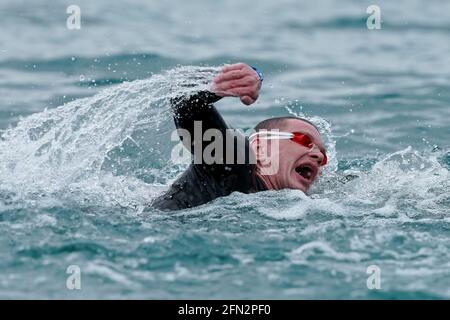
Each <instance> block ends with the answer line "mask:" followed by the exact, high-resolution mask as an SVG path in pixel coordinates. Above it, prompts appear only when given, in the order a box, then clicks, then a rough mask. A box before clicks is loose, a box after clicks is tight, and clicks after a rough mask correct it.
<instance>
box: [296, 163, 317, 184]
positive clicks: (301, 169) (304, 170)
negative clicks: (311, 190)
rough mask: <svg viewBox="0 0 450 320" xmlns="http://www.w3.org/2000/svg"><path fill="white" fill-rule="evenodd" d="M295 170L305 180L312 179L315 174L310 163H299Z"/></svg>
mask: <svg viewBox="0 0 450 320" xmlns="http://www.w3.org/2000/svg"><path fill="white" fill-rule="evenodd" d="M295 171H296V172H297V173H298V174H299V175H300V176H301V177H303V178H304V179H305V180H307V181H309V182H310V181H312V180H313V179H314V176H315V170H314V169H313V167H311V166H310V165H306V164H304V165H300V166H298V167H297V168H295Z"/></svg>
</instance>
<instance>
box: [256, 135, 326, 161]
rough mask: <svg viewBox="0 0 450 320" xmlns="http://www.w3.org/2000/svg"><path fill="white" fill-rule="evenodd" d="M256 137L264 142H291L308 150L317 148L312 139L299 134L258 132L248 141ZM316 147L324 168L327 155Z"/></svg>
mask: <svg viewBox="0 0 450 320" xmlns="http://www.w3.org/2000/svg"><path fill="white" fill-rule="evenodd" d="M256 136H258V137H259V138H260V139H265V140H275V139H277V140H291V141H293V142H295V143H298V144H299V145H301V146H304V147H306V148H310V149H311V150H312V149H313V148H314V146H317V144H315V143H314V142H313V139H311V137H310V136H309V135H307V134H306V133H301V132H282V131H260V132H256V133H253V134H252V135H250V137H249V139H253V138H254V137H256ZM317 147H318V148H319V150H320V152H321V153H322V155H323V160H322V162H321V163H320V165H321V166H324V165H326V164H327V162H328V158H327V154H326V153H325V150H324V149H323V148H320V147H319V146H317Z"/></svg>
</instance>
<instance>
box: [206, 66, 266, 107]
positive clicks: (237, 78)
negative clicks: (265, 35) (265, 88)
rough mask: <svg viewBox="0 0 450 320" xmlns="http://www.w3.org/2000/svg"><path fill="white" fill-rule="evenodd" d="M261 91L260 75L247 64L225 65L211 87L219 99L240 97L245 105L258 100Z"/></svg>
mask: <svg viewBox="0 0 450 320" xmlns="http://www.w3.org/2000/svg"><path fill="white" fill-rule="evenodd" d="M260 89H261V80H260V78H259V76H258V74H257V73H256V71H255V70H253V69H252V68H251V67H250V66H249V65H247V64H245V63H236V64H229V65H225V66H224V67H223V68H222V70H221V71H220V73H219V74H218V75H217V76H215V77H214V79H213V83H212V85H211V91H212V92H214V93H215V94H217V95H218V96H219V97H240V98H241V101H242V103H243V104H245V105H250V104H252V103H254V102H255V101H256V99H258V96H259V90H260Z"/></svg>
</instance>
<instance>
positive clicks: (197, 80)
mask: <svg viewBox="0 0 450 320" xmlns="http://www.w3.org/2000/svg"><path fill="white" fill-rule="evenodd" d="M217 71H218V69H217V68H213V67H179V68H176V69H173V70H170V71H167V72H165V73H162V74H158V75H154V76H152V77H151V78H149V79H145V80H138V81H133V82H127V83H123V84H121V85H119V86H115V87H111V88H108V89H106V90H104V91H101V92H100V93H98V94H96V95H95V96H93V97H89V98H84V99H78V100H75V101H72V102H70V103H68V104H65V105H63V106H60V107H58V108H55V109H52V110H45V111H44V112H41V113H37V114H34V115H31V116H29V117H27V118H24V119H22V120H21V121H20V122H19V123H18V125H17V126H16V127H15V128H11V129H8V130H6V131H5V132H3V134H2V135H1V139H0V185H1V189H2V190H3V191H2V193H6V192H9V193H10V194H11V193H12V194H15V196H17V197H21V198H26V199H33V198H36V197H43V196H47V195H51V194H57V195H58V197H59V198H61V197H63V198H64V197H68V198H70V199H72V200H74V201H77V202H80V201H81V202H84V201H87V202H94V203H98V202H99V201H103V202H105V203H115V204H119V205H123V206H136V205H144V204H145V202H146V201H148V198H149V196H151V195H152V194H155V193H156V192H158V190H159V189H160V186H162V185H164V184H166V183H167V181H170V179H173V177H174V176H176V175H177V174H178V172H179V171H180V169H181V168H179V167H177V166H174V165H172V164H171V163H170V162H168V159H170V157H169V154H170V153H169V152H170V147H171V146H170V144H167V143H163V142H162V141H170V132H171V130H172V129H173V124H172V119H171V116H170V110H169V105H170V103H169V101H170V99H171V98H173V97H176V96H179V95H189V94H191V93H192V92H196V91H200V90H205V89H207V86H208V83H210V81H211V79H212V77H213V76H214V75H215V74H216V73H217ZM166 139H167V140H166Z"/></svg>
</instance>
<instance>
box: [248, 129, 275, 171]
mask: <svg viewBox="0 0 450 320" xmlns="http://www.w3.org/2000/svg"><path fill="white" fill-rule="evenodd" d="M274 147H276V148H278V140H268V139H260V138H259V137H255V138H253V139H252V140H251V141H250V148H251V149H252V151H253V154H254V156H255V163H256V167H257V169H258V171H259V172H260V173H261V174H264V175H273V174H275V173H277V172H278V161H274V159H275V158H277V157H278V156H276V157H274V155H275V154H274V153H275V152H274V150H273V148H274Z"/></svg>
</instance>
